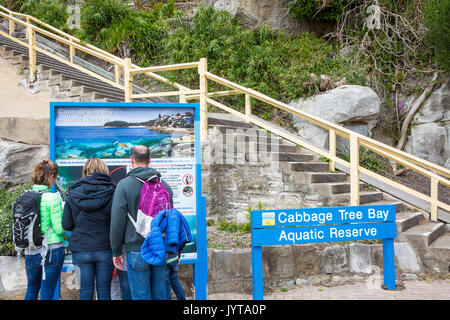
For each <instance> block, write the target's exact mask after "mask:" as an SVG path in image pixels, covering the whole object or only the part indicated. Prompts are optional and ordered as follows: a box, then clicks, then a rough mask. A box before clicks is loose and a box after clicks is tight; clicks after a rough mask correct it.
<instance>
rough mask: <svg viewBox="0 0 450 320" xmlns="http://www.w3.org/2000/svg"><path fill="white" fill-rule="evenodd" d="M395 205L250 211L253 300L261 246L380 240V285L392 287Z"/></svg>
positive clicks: (259, 294)
mask: <svg viewBox="0 0 450 320" xmlns="http://www.w3.org/2000/svg"><path fill="white" fill-rule="evenodd" d="M396 236H397V230H396V223H395V205H375V206H350V207H331V208H306V209H286V210H258V211H252V212H251V237H252V278H253V299H254V300H262V299H263V297H264V294H263V272H262V269H263V268H262V247H263V246H273V245H288V244H302V243H316V242H336V241H356V240H371V239H383V272H384V285H385V287H386V288H387V289H389V290H394V289H395V265H394V238H396Z"/></svg>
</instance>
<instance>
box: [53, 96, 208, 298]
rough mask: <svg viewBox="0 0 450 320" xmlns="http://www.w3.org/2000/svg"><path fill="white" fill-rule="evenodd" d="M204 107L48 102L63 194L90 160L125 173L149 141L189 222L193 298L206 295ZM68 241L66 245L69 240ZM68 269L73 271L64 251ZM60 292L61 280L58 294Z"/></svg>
mask: <svg viewBox="0 0 450 320" xmlns="http://www.w3.org/2000/svg"><path fill="white" fill-rule="evenodd" d="M200 141H201V140H200V107H199V104H194V103H120V102H117V103H116V102H113V103H103V102H85V103H75V102H52V103H50V159H51V160H53V161H55V162H56V163H57V164H58V169H59V175H58V178H57V181H56V189H57V190H58V191H59V192H60V193H61V194H62V195H63V197H64V195H65V193H66V191H67V190H68V189H69V187H70V186H71V185H72V184H73V183H75V182H76V181H77V180H79V179H80V178H81V175H82V168H83V166H84V163H85V162H86V160H87V159H89V158H92V157H97V158H100V159H102V160H104V161H105V162H106V165H107V166H108V168H109V171H110V176H111V179H112V181H113V182H114V183H116V184H117V183H118V182H119V181H120V180H121V179H123V178H125V177H126V176H127V173H128V171H129V170H130V169H131V168H130V164H131V163H130V155H131V149H132V148H133V147H134V146H136V145H145V146H147V147H148V148H149V150H150V157H151V162H150V166H151V167H152V168H154V169H156V170H157V171H159V172H160V173H161V177H162V179H164V180H165V181H166V182H167V183H168V184H169V186H170V187H171V189H172V190H173V203H174V207H175V208H176V209H177V210H179V211H180V212H181V213H182V214H183V215H184V216H185V218H186V220H187V221H188V223H189V227H190V229H191V233H192V242H190V243H187V244H186V246H185V248H184V249H183V252H182V254H181V261H180V263H181V264H193V268H194V286H195V298H196V299H206V281H207V254H206V207H205V202H206V200H205V198H204V197H202V181H201V145H200ZM65 242H66V245H67V241H65ZM66 260H67V261H66V263H65V265H64V267H63V272H64V271H66V272H67V271H72V272H73V271H74V268H73V265H72V263H71V259H70V255H69V254H68V255H66ZM58 297H59V284H58V286H57V289H56V292H55V297H54V299H57V298H58Z"/></svg>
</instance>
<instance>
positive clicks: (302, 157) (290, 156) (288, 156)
mask: <svg viewBox="0 0 450 320" xmlns="http://www.w3.org/2000/svg"><path fill="white" fill-rule="evenodd" d="M270 155H271V156H272V160H275V161H276V160H278V161H312V160H314V156H313V155H312V154H302V153H286V152H271V153H270Z"/></svg>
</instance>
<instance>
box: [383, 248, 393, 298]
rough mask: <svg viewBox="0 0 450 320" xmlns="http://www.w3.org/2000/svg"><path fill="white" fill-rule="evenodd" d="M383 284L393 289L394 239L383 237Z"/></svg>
mask: <svg viewBox="0 0 450 320" xmlns="http://www.w3.org/2000/svg"><path fill="white" fill-rule="evenodd" d="M383 276H384V286H385V287H386V288H387V289H389V290H395V262H394V239H383Z"/></svg>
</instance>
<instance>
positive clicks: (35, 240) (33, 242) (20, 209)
mask: <svg viewBox="0 0 450 320" xmlns="http://www.w3.org/2000/svg"><path fill="white" fill-rule="evenodd" d="M42 193H43V192H42V191H35V190H27V191H25V192H24V193H22V195H21V196H20V197H19V198H18V199H17V200H16V202H15V203H14V205H13V208H12V211H13V243H14V245H15V248H16V251H18V253H19V254H20V251H22V250H24V249H29V250H36V249H39V248H40V247H41V246H42V241H43V240H44V237H43V236H42V233H41V213H40V212H41V210H40V203H41V196H42Z"/></svg>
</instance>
